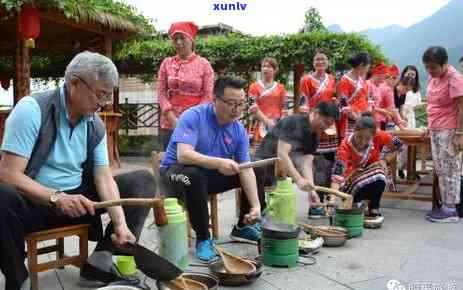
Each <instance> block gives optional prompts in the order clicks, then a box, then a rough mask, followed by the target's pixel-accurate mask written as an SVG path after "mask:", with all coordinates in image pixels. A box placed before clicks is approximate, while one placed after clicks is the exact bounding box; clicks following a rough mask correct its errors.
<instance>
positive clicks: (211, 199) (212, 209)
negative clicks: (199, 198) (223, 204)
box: [187, 193, 219, 246]
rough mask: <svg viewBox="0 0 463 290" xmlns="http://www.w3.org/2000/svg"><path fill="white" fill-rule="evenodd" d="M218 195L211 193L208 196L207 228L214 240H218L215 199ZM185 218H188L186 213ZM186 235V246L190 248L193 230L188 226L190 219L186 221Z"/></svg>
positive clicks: (216, 203)
mask: <svg viewBox="0 0 463 290" xmlns="http://www.w3.org/2000/svg"><path fill="white" fill-rule="evenodd" d="M217 195H218V193H213V194H210V195H209V204H210V207H209V209H210V210H209V221H210V223H209V228H210V229H211V230H212V237H213V238H214V239H218V238H219V215H218V210H219V207H218V205H219V202H218V199H217ZM187 218H188V213H187ZM187 226H188V228H187V233H188V244H189V245H190V246H191V245H192V240H193V230H192V228H191V224H190V219H189V218H188V221H187Z"/></svg>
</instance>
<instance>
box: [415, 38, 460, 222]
mask: <svg viewBox="0 0 463 290" xmlns="http://www.w3.org/2000/svg"><path fill="white" fill-rule="evenodd" d="M447 62H448V55H447V51H446V50H445V48H443V47H440V46H434V47H430V48H428V49H427V50H426V51H425V52H424V54H423V63H424V65H425V67H426V71H427V72H428V73H429V76H430V77H429V81H428V87H427V91H426V96H427V98H428V105H427V111H428V128H429V131H430V135H431V150H432V159H433V163H434V169H435V171H436V173H437V176H438V179H439V189H440V192H441V193H442V198H443V205H442V207H441V208H440V209H438V210H436V211H432V212H431V213H430V214H428V219H429V220H430V221H433V222H458V220H459V217H458V214H457V211H456V209H455V205H456V204H458V203H459V202H460V175H461V166H462V164H461V163H462V156H461V151H462V150H463V76H462V75H461V74H460V73H459V72H457V70H456V69H455V68H454V67H453V66H451V65H449V64H448V63H447Z"/></svg>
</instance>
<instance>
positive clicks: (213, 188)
mask: <svg viewBox="0 0 463 290" xmlns="http://www.w3.org/2000/svg"><path fill="white" fill-rule="evenodd" d="M161 177H162V182H163V183H164V184H165V185H166V187H167V188H168V189H167V190H168V195H171V196H172V195H173V196H176V197H178V198H181V199H184V200H185V203H186V207H187V209H188V215H189V218H190V223H191V227H192V228H193V230H194V231H195V233H196V238H197V240H198V241H204V240H207V239H209V238H210V233H209V226H208V225H209V211H208V207H207V201H208V197H209V194H212V193H222V192H225V191H228V190H230V189H233V188H238V187H241V183H240V180H239V178H238V175H234V176H226V175H223V174H221V173H219V172H218V171H217V170H208V169H205V168H202V167H199V166H183V165H180V164H176V165H172V166H170V167H169V168H168V169H167V170H166V171H163V172H162V173H161ZM259 200H260V202H261V207H263V206H265V203H264V196H263V195H259ZM249 210H250V204H249V201H248V199H247V197H246V194H245V193H244V192H243V193H242V194H241V208H240V218H239V223H240V222H242V221H243V217H244V215H245V214H247V213H248V212H249Z"/></svg>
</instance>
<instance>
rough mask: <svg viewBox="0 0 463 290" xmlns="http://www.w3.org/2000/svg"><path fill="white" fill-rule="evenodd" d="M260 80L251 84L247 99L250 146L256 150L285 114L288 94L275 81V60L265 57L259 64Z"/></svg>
mask: <svg viewBox="0 0 463 290" xmlns="http://www.w3.org/2000/svg"><path fill="white" fill-rule="evenodd" d="M261 72H262V79H261V80H259V81H256V82H254V83H252V84H251V86H250V87H249V98H250V102H251V107H250V111H251V114H252V115H253V117H254V118H253V121H252V122H251V126H250V128H249V129H250V130H249V135H250V136H251V138H252V142H251V146H252V147H253V148H257V147H258V146H259V143H260V141H261V140H262V139H263V138H264V137H265V135H266V134H267V131H270V130H271V129H273V127H275V125H276V123H277V121H278V120H280V119H281V117H283V115H284V114H285V110H284V109H285V102H286V99H287V97H288V94H287V92H286V90H285V87H284V86H283V85H282V84H280V83H278V82H276V81H275V76H276V74H277V72H278V62H277V61H276V59H274V58H271V57H266V58H264V59H263V60H262V63H261Z"/></svg>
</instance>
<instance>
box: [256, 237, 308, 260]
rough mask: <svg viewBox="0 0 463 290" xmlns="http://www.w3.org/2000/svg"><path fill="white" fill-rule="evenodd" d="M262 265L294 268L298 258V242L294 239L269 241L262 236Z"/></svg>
mask: <svg viewBox="0 0 463 290" xmlns="http://www.w3.org/2000/svg"><path fill="white" fill-rule="evenodd" d="M260 246H261V253H262V263H263V264H264V265H267V266H280V267H282V266H285V267H295V266H296V265H297V260H298V258H299V241H298V239H297V238H294V239H281V240H280V239H270V238H266V237H265V236H262V240H261V244H260Z"/></svg>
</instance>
